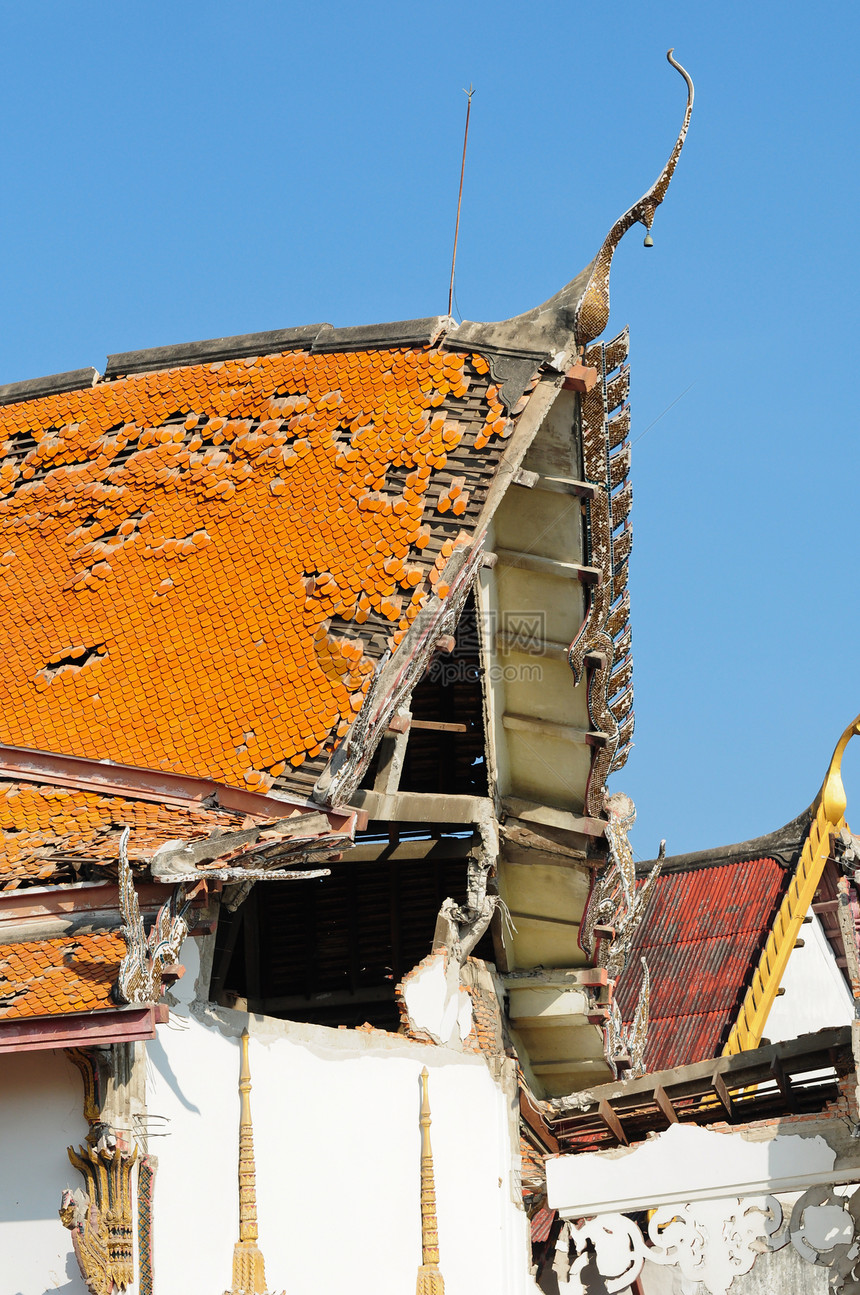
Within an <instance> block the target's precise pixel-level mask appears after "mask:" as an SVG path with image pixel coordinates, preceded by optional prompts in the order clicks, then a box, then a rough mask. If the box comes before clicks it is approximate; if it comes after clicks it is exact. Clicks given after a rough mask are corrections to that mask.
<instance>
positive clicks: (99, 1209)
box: [60, 1133, 137, 1295]
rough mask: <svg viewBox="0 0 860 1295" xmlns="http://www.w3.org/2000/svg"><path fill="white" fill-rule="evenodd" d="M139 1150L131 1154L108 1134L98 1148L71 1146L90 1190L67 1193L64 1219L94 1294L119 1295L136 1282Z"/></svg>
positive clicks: (97, 1143)
mask: <svg viewBox="0 0 860 1295" xmlns="http://www.w3.org/2000/svg"><path fill="white" fill-rule="evenodd" d="M136 1159H137V1148H135V1149H134V1150H133V1151H132V1152H126V1151H123V1150H122V1149H121V1147H120V1146H119V1145H118V1143H117V1141H116V1138H114V1137H113V1136H112V1135H111V1134H110V1133H105V1134H103V1135H102V1137H100V1138H99V1140H98V1142H96V1144H95V1145H94V1146H90V1147H79V1148H78V1150H77V1151H75V1149H74V1147H69V1160H70V1161H71V1162H72V1164H73V1165H74V1167H75V1169H78V1170H80V1172H81V1174H82V1175H83V1177H84V1181H85V1183H86V1189H82V1188H78V1189H77V1191H74V1192H72V1191H65V1192H63V1198H62V1203H61V1206H60V1220H61V1222H62V1224H63V1226H64V1227H67V1228H68V1229H69V1231H70V1232H71V1234H72V1245H73V1246H74V1251H75V1257H76V1258H77V1261H78V1266H79V1268H80V1270H81V1276H82V1277H83V1279H84V1283H85V1285H86V1288H87V1290H88V1291H90V1293H91V1295H113V1292H114V1291H115V1290H120V1291H123V1290H125V1289H126V1287H127V1286H129V1285H130V1284H131V1282H133V1281H134V1231H133V1222H132V1212H131V1173H132V1168H133V1166H134V1163H135V1161H136Z"/></svg>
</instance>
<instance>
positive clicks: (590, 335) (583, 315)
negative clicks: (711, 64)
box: [574, 49, 694, 346]
mask: <svg viewBox="0 0 860 1295" xmlns="http://www.w3.org/2000/svg"><path fill="white" fill-rule="evenodd" d="M673 53H674V50H671V49H670V50H669V52H668V53H667V55H666V57H667V59H668V60H669V62H670V63H671V64H672V67H674V68H676V69H677V70H678V71H679V72H680V74H681V76H682V77H683V78H684V80H685V81H686V83H687V110H686V112H685V113H684V121H683V124H682V125H681V130H680V132H679V134H678V138H677V140H676V141H675V147H674V148H673V149H672V152H671V154H670V155H669V160H668V162H667V163H666V165H665V166H664V167H663V170H662V171H661V172H660V174H659V176H658V177H657V179H656V180H655V181H654V183H653V184H652V185H651V188H650V189H649V190H648V191H647V193H644V194H643V195H642V197H641V198H640V199H639V201H638V202H637V203H635V204H634V205H633V206H632V207H631V208H630V210H629V211H626V212H625V213H624V215H623V216H621V217H620V218H619V219H618V220H616V222H615V224H614V225H613V226H612V228H611V229H610V231H609V233H608V234H607V235H606V238H605V239H604V242H603V246H602V247H601V249H600V251H599V252H598V254H597V257H596V259H595V261H594V264H593V266H592V270H591V275H590V277H589V280H588V284H587V285H586V288H585V291H584V292H583V294H582V296H581V298H580V300H579V305H578V306H577V309H576V316H575V320H574V333H575V335H576V340H577V342H578V344H579V345H580V346H583V345H585V344H586V343H587V342H592V341H593V340H594V338H595V337H599V335H600V334H601V333H602V332H603V330H604V328H605V327H606V324H607V321H608V319H609V271H610V269H611V268H612V257H613V255H614V253H615V249H616V247H617V246H618V244H619V243H620V242H621V240H622V238H623V237H624V235H625V234H626V233H627V231H628V229H630V227H631V225H635V224H636V223H637V221H639V222H641V223H642V224H643V225H644V226H645V228H646V230H648V234H647V236H646V239H645V245H646V247H650V246H651V245H652V243H653V239H652V238H651V233H650V231H651V224H652V222H653V220H654V213H655V211H656V210H657V208H658V207H659V205H660V203H661V202H662V201H663V199H664V198H665V196H666V190H667V189H668V188H669V181H670V180H671V179H672V176H673V174H674V172H675V167H676V166H677V165H678V158H679V157H680V156H681V149H682V148H683V147H684V140H685V139H686V137H687V127H688V126H689V125H690V116H691V114H692V111H693V93H694V91H693V82H692V80H691V79H690V76H689V73H688V72H687V71H686V70H685V69H684V68H683V67H681V64H680V63H678V62H677V61H676V60H675V59H674V58H673V57H672V55H673Z"/></svg>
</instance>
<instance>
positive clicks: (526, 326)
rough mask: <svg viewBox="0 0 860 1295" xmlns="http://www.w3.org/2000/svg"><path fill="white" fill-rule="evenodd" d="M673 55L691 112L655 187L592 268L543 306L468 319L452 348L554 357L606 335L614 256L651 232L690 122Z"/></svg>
mask: <svg viewBox="0 0 860 1295" xmlns="http://www.w3.org/2000/svg"><path fill="white" fill-rule="evenodd" d="M672 54H673V51H672V50H669V52H668V54H667V56H666V57H667V58H668V60H669V62H670V63H671V64H672V66H673V67H674V68H677V70H678V71H679V72H680V74H681V76H682V77H683V78H684V80H685V81H686V83H687V110H686V112H685V113H684V121H683V123H682V125H681V130H680V132H679V134H678V138H677V140H676V141H675V147H674V148H673V149H672V152H671V154H670V156H669V160H668V161H667V163H666V165H665V166H664V168H663V170H662V171H661V172H660V174H659V176H658V177H657V179H656V180H655V181H654V183H653V184H652V185H651V188H650V189H649V190H648V191H647V193H644V194H643V195H642V197H641V198H640V199H639V201H638V202H637V203H635V204H634V206H632V207H631V208H630V210H629V211H626V212H625V213H624V215H623V216H621V217H620V219H619V220H616V222H615V224H614V225H613V226H612V228H611V229H610V231H609V233H608V234H607V235H606V238H605V239H604V240H603V246H602V247H601V249H600V251H599V252H598V253H597V256H596V257H595V258H594V260H593V261H592V262H591V264H590V265H587V266H586V267H585V269H584V270H582V271H581V272H580V273H579V274H578V275H577V276H576V278H575V279H572V280H571V281H570V283H568V284H566V285H565V286H564V287H563V288H562V289H561V290H560V291H559V292H556V293H555V295H554V296H552V297H550V298H549V300H548V301H545V302H544V303H543V305H540V306H535V308H534V309H533V310H527V311H526V312H525V313H524V314H522V315H515V316H514V317H513V318H512V319H505V320H501V321H499V322H497V323H484V324H478V323H473V322H471V321H470V320H464V321H463V323H462V324H460V326H459V327H458V328H452V329H451V330H450V334H449V336H450V338H451V339H452V341H451V344H452V345H453V344H457V343H462V342H465V343H469V342H474V343H476V344H478V343H479V344H481V345H482V346H491V347H497V348H498V349H500V350H503V351H508V352H510V351H511V350H512V348H517V349H518V350H519V349H521V348H525V350H527V351H529V352H540V351H543V352H544V354H550V355H551V354H553V353H555V352H557V351H559V350H561V351H563V352H565V353H568V352H569V351H570V348H571V341H572V340H575V342H576V344H578V345H579V346H583V345H585V344H586V343H588V342H591V341H593V340H594V338H595V337H597V336H598V335H599V334H600V333H602V332H603V330H604V328H605V327H606V323H607V320H608V319H609V271H610V269H611V266H612V256H613V254H614V252H615V249H616V247H617V246H618V244H619V243H620V242H621V239H622V238H623V237H624V235H625V234H626V233H627V230H628V229H629V228H630V226H631V225H635V224H636V222H637V221H641V223H642V224H643V225H645V227H646V228H647V229H650V228H651V222H652V221H653V219H654V212H655V211H656V210H657V208H658V207H659V205H660V203H661V202H662V201H663V199H664V198H665V196H666V190H667V189H668V188H669V181H670V180H671V179H672V175H673V174H674V171H675V167H676V166H677V165H678V158H679V157H680V156H681V149H682V148H683V147H684V140H685V138H686V135H687V127H688V126H689V124H690V115H691V113H692V111H693V82H692V80H691V79H690V77H689V75H688V73H687V72H686V71H685V69H684V68H682V67H681V64H680V63H678V62H676V61H675V59H674V58H673V57H672Z"/></svg>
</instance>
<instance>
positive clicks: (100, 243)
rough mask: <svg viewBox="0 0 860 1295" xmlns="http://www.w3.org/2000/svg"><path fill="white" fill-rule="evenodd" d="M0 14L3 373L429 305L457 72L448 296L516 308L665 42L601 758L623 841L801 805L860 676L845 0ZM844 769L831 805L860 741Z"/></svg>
mask: <svg viewBox="0 0 860 1295" xmlns="http://www.w3.org/2000/svg"><path fill="white" fill-rule="evenodd" d="M0 18H1V19H2V35H3V48H4V74H3V77H2V80H0V120H2V121H3V123H4V126H3V131H2V136H0V157H1V158H2V166H3V174H4V177H5V181H6V183H5V186H4V187H5V199H4V203H3V209H2V213H0V232H2V239H0V255H2V257H3V273H2V280H3V288H4V292H3V311H2V324H0V327H2V347H0V381H12V380H16V379H19V378H26V377H34V376H38V375H41V374H44V373H52V372H58V371H62V370H66V369H72V368H76V367H78V366H82V365H87V364H93V365H95V367H96V368H98V369H101V368H102V367H103V363H104V357H105V355H106V354H107V353H108V352H111V351H121V350H125V349H131V348H137V347H144V346H151V345H159V344H166V343H170V342H176V341H185V340H191V339H196V338H202V337H211V336H218V335H223V334H228V333H241V332H248V331H257V330H260V329H268V328H277V327H286V326H289V325H292V324H301V323H311V322H316V321H320V320H328V321H330V322H332V323H334V324H342V325H345V324H353V323H369V322H374V321H377V320H390V319H400V318H414V317H417V316H421V315H426V314H437V313H444V311H445V307H446V301H447V282H448V272H449V260H450V248H451V238H452V226H453V215H454V206H455V202H456V188H457V180H458V174H459V160H460V156H459V155H460V148H461V142H462V124H463V112H464V103H465V100H464V96H463V94H462V88H463V87H464V86H467V85H468V84H469V83H470V82H472V83H474V85H475V87H476V94H475V99H474V104H473V113H472V133H471V139H470V153H469V162H468V169H467V176H466V186H465V193H464V204H463V221H462V227H461V238H460V252H459V260H458V275H457V304H458V307H459V313H461V314H462V315H463V316H465V317H468V318H472V319H497V318H507V317H508V316H510V315H513V314H516V313H518V312H519V311H522V310H525V309H528V308H529V307H531V306H532V305H535V304H537V303H538V302H540V301H542V300H544V299H545V298H546V297H547V296H549V295H550V294H551V293H552V292H554V291H555V290H556V289H557V288H558V287H560V286H561V285H562V284H563V283H564V282H566V281H567V280H568V279H569V278H571V277H572V276H573V275H574V274H575V273H576V272H577V271H578V270H579V269H580V268H581V267H582V266H583V265H584V264H585V263H586V262H587V261H589V260H590V258H591V257H592V255H593V254H594V252H595V251H596V249H597V247H598V246H599V244H600V242H601V241H602V238H603V236H604V234H605V232H606V231H607V229H608V228H609V226H610V225H611V223H612V222H613V220H614V219H615V218H616V216H617V215H619V214H620V213H621V212H622V211H623V210H625V209H626V208H627V207H628V206H629V205H630V204H631V203H632V202H633V201H634V200H635V199H636V198H637V197H638V196H639V194H640V193H641V192H642V191H643V189H645V188H646V187H647V186H648V185H649V184H650V182H651V181H652V180H653V178H654V177H655V175H656V174H657V172H658V171H659V170H660V168H661V166H662V164H663V162H664V160H665V157H666V155H667V152H668V150H669V148H670V147H671V143H672V141H673V139H674V136H675V133H676V131H677V128H678V124H679V122H680V118H681V114H682V111H683V103H684V93H683V85H682V83H681V81H680V78H679V77H678V76H677V74H676V73H675V72H673V71H672V69H671V68H669V66H668V65H667V64H666V62H665V51H666V49H667V48H668V47H669V46H670V45H674V47H675V51H676V56H677V57H678V58H679V59H680V61H681V62H682V63H684V64H685V66H686V67H687V68H688V69H689V71H690V72H691V74H692V76H693V78H694V80H695V82H696V109H695V112H694V116H693V124H692V127H691V131H690V136H689V140H688V144H687V148H686V150H685V153H684V156H683V157H682V159H681V162H680V165H679V167H678V171H677V173H676V176H675V180H674V182H673V184H672V187H671V189H670V191H669V195H668V197H667V199H666V201H665V203H664V204H663V206H662V207H661V208H660V209H659V211H658V214H657V219H656V222H655V227H654V241H655V246H654V248H653V249H652V250H650V251H645V250H643V248H642V239H641V236H640V232H639V231H638V230H636V231H633V232H632V233H631V234H630V235H628V237H627V239H626V240H625V242H624V243H623V244H622V246H621V249H620V250H619V252H618V254H617V256H616V258H615V266H614V270H613V279H612V317H611V320H610V326H609V333H610V335H612V333H613V332H614V331H617V330H618V329H619V328H620V327H622V326H623V325H624V324H625V323H629V325H630V328H631V363H632V403H633V419H634V425H633V437H634V441H636V438H640V437H641V440H639V441H638V442H637V443H636V444H635V449H634V452H633V482H634V491H635V503H634V510H633V524H634V554H633V562H632V566H631V596H632V603H633V628H634V660H635V684H636V711H637V728H636V739H635V740H636V748H635V750H634V753H633V755H632V756H631V759H630V762H629V764H628V766H627V768H626V769H625V770H624V771H623V773H621V774H619V775H617V776H616V778H615V780H614V785H615V786H616V787H617V788H619V789H623V790H626V791H627V792H629V793H630V794H631V795H632V796H633V797H634V799H635V801H636V803H637V806H638V810H639V822H638V824H637V828H636V829H635V833H634V838H633V840H634V845H635V848H636V850H637V853H639V854H640V855H641V856H642V857H646V858H647V857H651V856H652V855H653V854H654V852H655V851H656V846H657V842H658V841H659V839H660V837H662V836H665V837H667V838H668V842H669V851H670V853H671V852H680V851H684V850H692V849H700V848H705V847H707V846H709V845H714V844H720V843H726V842H729V841H735V840H742V839H744V838H745V837H748V836H753V835H756V834H758V833H760V832H765V831H768V830H770V829H772V828H775V827H777V826H779V825H781V824H782V823H783V822H785V821H787V820H788V819H789V818H791V817H793V816H794V814H796V813H797V812H799V811H800V810H801V809H802V808H803V807H804V806H805V805H806V804H808V803H809V801H810V800H811V799H812V797H813V795H814V794H815V792H816V790H817V787H818V784H819V782H820V780H821V777H822V774H823V772H824V768H825V766H826V763H827V760H828V758H829V754H830V750H831V748H832V746H833V744H834V743H835V741H836V738H837V737H838V735H839V733H840V731H841V730H842V728H843V727H844V725H845V724H847V723H848V721H849V720H850V719H851V718H852V717H853V715H854V714H855V713H856V712H857V711H860V682H858V670H857V658H858V649H857V642H858V638H860V599H858V578H857V562H856V552H857V520H856V519H857V505H856V497H857V489H858V475H860V474H858V467H860V463H858V458H860V456H858V448H857V447H858V434H857V415H856V412H855V398H854V391H853V381H852V376H853V372H854V369H855V364H856V362H855V357H854V354H853V351H854V333H855V327H854V317H853V316H854V309H853V306H854V302H855V301H856V300H857V297H858V274H857V255H856V242H857V234H856V231H855V228H854V225H855V212H856V210H857V206H858V201H857V200H858V179H857V167H856V161H855V155H856V133H857V118H858V111H857V109H858V104H857V93H858V92H857V78H856V75H855V67H854V59H855V52H856V48H857V41H858V35H860V19H858V11H857V8H856V6H854V5H850V6H849V5H848V4H847V3H831V4H829V5H828V6H826V7H825V8H822V9H821V10H819V11H818V14H817V17H816V16H815V15H813V13H812V11H811V10H810V9H809V7H808V6H807V5H802V6H801V5H800V4H799V3H795V0H783V2H782V3H767V2H764V3H757V4H744V5H740V4H737V3H731V2H730V3H724V4H720V5H716V4H700V5H690V4H689V3H686V4H670V3H660V0H655V2H652V3H650V4H647V5H646V4H633V3H627V2H626V0H620V2H619V3H615V4H614V5H611V6H607V5H591V6H587V7H586V6H581V5H574V4H571V3H565V4H562V3H553V2H548V3H542V4H524V3H517V4H515V3H504V0H496V3H492V4H490V3H483V2H482V0H479V2H476V3H472V4H462V3H460V4H452V3H447V2H446V0H437V3H435V4H434V5H433V6H425V5H421V6H419V5H409V4H407V5H404V4H398V5H395V4H379V3H363V4H361V5H358V4H344V3H328V4H325V5H308V4H294V3H287V2H286V0H284V2H281V3H276V2H274V0H267V2H262V3H261V2H259V0H241V3H240V2H239V0H235V2H234V3H223V2H221V0H205V2H204V0H172V2H171V3H159V2H157V0H148V2H147V3H146V4H142V5H132V4H129V3H125V4H116V3H112V4H107V3H85V2H78V3H75V4H74V5H68V4H64V3H63V4H61V3H44V2H41V0H30V2H29V3H28V4H26V5H22V4H19V3H4V4H0ZM682 393H685V394H682ZM858 745H860V742H858ZM846 785H847V788H848V793H849V817H850V814H851V797H852V791H853V793H854V797H855V798H856V801H857V802H858V803H860V752H853V753H850V754H849V756H848V757H847V758H846ZM855 817H856V819H857V821H858V822H860V809H857V810H856V811H855Z"/></svg>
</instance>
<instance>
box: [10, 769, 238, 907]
mask: <svg viewBox="0 0 860 1295" xmlns="http://www.w3.org/2000/svg"><path fill="white" fill-rule="evenodd" d="M236 826H237V819H236V815H235V814H229V813H221V812H218V811H217V810H211V809H204V808H202V807H196V806H189V807H188V808H187V809H178V808H170V807H168V806H165V805H159V804H155V803H153V802H152V801H145V800H134V799H132V798H130V797H125V796H108V795H104V794H102V793H100V792H91V791H75V790H72V789H70V788H67V787H50V786H42V785H40V784H38V783H31V782H12V781H6V780H0V889H6V888H8V887H10V886H14V885H16V884H20V883H22V882H30V883H32V882H45V881H52V882H56V881H68V880H71V881H77V880H80V876H79V873H80V872H81V870H83V873H84V875H85V876H87V877H91V876H98V875H99V873H98V869H99V868H100V867H104V868H105V870H106V874H105V875H110V876H115V875H116V867H117V857H118V850H119V836H120V833H121V831H122V829H123V827H129V828H131V836H130V838H129V843H128V850H129V859H130V861H131V863H132V866H133V867H134V865H135V863H136V862H143V861H147V862H148V860H149V859H150V858H151V857H152V855H153V854H154V853H155V851H156V850H157V849H158V847H159V846H160V845H163V844H164V843H165V842H166V841H172V840H176V839H177V838H181V839H183V840H196V839H198V838H200V837H205V836H208V835H209V834H210V832H212V831H213V830H214V829H215V828H221V829H235V828H236ZM93 865H95V872H94V871H93Z"/></svg>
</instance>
